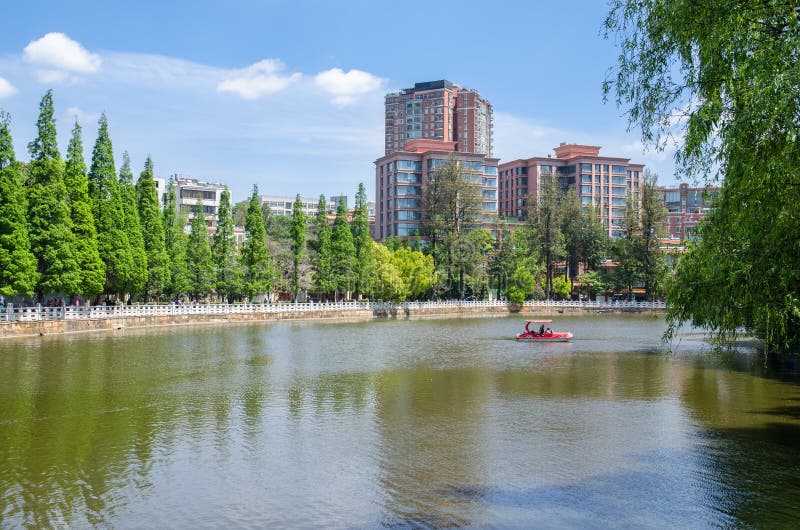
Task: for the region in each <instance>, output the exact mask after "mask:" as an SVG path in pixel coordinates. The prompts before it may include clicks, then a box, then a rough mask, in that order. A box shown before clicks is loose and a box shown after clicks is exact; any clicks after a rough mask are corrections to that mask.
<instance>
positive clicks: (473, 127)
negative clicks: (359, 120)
mask: <svg viewBox="0 0 800 530" xmlns="http://www.w3.org/2000/svg"><path fill="white" fill-rule="evenodd" d="M384 106H385V151H384V154H385V155H390V154H392V153H394V152H397V151H403V150H404V149H405V145H406V142H409V141H411V140H420V139H422V140H438V141H440V142H455V146H456V147H455V150H456V151H458V152H461V153H475V154H483V155H486V156H492V126H493V122H492V105H491V103H489V102H488V101H487V100H485V99H483V98H482V97H481V95H480V94H479V93H478V92H476V91H474V90H471V89H468V88H462V87H459V86H458V85H454V84H453V83H451V82H450V81H446V80H443V79H442V80H439V81H428V82H424V83H416V84H415V85H414V87H413V88H406V89H403V90H401V91H400V92H392V93H390V94H386V98H385V103H384Z"/></svg>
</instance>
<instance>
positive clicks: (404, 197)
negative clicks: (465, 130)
mask: <svg viewBox="0 0 800 530" xmlns="http://www.w3.org/2000/svg"><path fill="white" fill-rule="evenodd" d="M451 156H452V157H453V158H454V159H455V160H456V162H457V163H458V164H459V166H460V167H461V170H462V172H464V173H466V174H468V175H469V178H470V180H471V182H473V183H474V184H475V186H477V187H478V188H480V194H481V204H482V210H483V213H484V215H485V216H486V218H487V220H489V219H496V217H497V163H498V161H499V160H498V159H497V158H489V157H487V156H485V155H482V154H472V153H462V152H457V151H456V146H455V142H441V141H435V140H411V141H409V142H407V143H406V144H405V148H404V150H402V151H395V152H393V153H391V154H389V155H386V156H383V157H382V158H379V159H378V160H376V161H375V195H376V197H375V231H374V237H375V239H377V240H378V241H381V240H383V239H385V238H387V237H392V236H395V237H401V238H405V237H410V236H414V235H416V234H417V233H419V232H421V230H422V214H423V210H422V188H423V186H424V185H425V184H426V183H427V182H428V180H429V178H430V175H431V173H433V172H435V171H436V170H437V169H439V168H441V167H443V166H444V164H445V162H446V160H447V159H448V157H451Z"/></svg>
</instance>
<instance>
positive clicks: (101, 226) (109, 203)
mask: <svg viewBox="0 0 800 530" xmlns="http://www.w3.org/2000/svg"><path fill="white" fill-rule="evenodd" d="M89 197H90V198H91V201H92V214H93V215H94V220H95V226H96V228H97V247H98V250H99V252H100V257H101V258H102V259H103V262H104V263H105V267H106V281H105V286H104V291H105V292H106V293H117V294H122V293H124V292H125V291H126V288H127V287H128V286H129V285H131V279H132V277H133V270H134V264H133V255H132V254H131V247H130V243H129V241H128V234H127V232H126V231H125V230H126V225H125V210H124V206H123V203H122V196H121V193H120V189H119V182H118V181H117V174H116V168H115V166H114V151H113V148H112V145H111V138H110V137H109V135H108V121H107V120H106V116H105V114H103V115H101V116H100V120H99V121H98V130H97V140H96V141H95V144H94V150H93V151H92V166H91V168H90V169H89Z"/></svg>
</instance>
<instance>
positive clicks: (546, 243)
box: [528, 173, 566, 298]
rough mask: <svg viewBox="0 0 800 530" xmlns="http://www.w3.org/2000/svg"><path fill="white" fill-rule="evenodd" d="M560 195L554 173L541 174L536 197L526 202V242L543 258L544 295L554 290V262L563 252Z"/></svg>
mask: <svg viewBox="0 0 800 530" xmlns="http://www.w3.org/2000/svg"><path fill="white" fill-rule="evenodd" d="M563 204H564V197H563V193H562V192H561V189H560V188H559V185H558V180H557V178H556V175H555V173H550V174H544V175H542V176H541V179H540V190H539V198H538V200H534V201H531V202H530V203H529V205H528V206H529V208H530V212H529V213H528V233H529V235H530V237H531V242H530V246H531V248H533V249H536V251H537V252H538V253H539V255H540V256H541V257H542V259H543V260H544V264H545V271H546V284H545V293H546V294H547V297H548V298H552V297H553V295H554V294H555V292H554V285H553V276H554V275H555V271H554V263H555V262H557V261H561V260H562V259H564V257H565V256H566V246H565V240H564V232H563V230H562V225H563V222H562V217H563V214H562V210H563Z"/></svg>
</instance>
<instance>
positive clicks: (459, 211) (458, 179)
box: [422, 156, 481, 265]
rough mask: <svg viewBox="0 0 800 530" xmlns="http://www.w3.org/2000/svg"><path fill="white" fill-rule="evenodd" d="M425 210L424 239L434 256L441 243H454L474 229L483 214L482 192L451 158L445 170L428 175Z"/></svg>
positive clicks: (440, 169) (423, 216) (425, 186)
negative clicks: (447, 241) (431, 248)
mask: <svg viewBox="0 0 800 530" xmlns="http://www.w3.org/2000/svg"><path fill="white" fill-rule="evenodd" d="M422 206H423V208H422V209H423V215H422V235H424V236H426V238H427V240H428V242H430V243H431V245H432V246H433V248H434V254H435V253H436V252H435V249H436V248H437V246H438V245H439V243H441V242H443V241H446V240H448V239H449V240H450V241H455V240H457V239H459V238H458V237H457V236H460V235H461V234H462V233H465V232H466V231H468V230H469V229H470V228H472V227H473V226H474V225H475V223H476V221H477V219H478V216H479V215H480V212H481V198H480V188H479V187H478V186H475V185H474V184H472V183H471V182H470V180H469V175H468V174H466V173H462V172H461V168H460V167H459V165H458V162H457V161H456V160H455V158H453V157H452V156H450V157H448V158H447V160H445V162H444V166H443V167H441V168H439V169H437V170H436V171H432V172H430V173H429V174H428V181H427V182H426V183H425V185H423V187H422ZM435 258H436V256H435V255H434V259H435ZM437 265H438V264H437Z"/></svg>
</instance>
